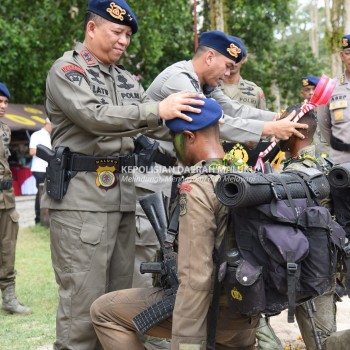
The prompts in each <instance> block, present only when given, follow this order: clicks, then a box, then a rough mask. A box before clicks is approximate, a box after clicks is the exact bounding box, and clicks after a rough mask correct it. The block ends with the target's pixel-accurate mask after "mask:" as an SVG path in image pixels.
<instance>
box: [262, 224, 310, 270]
mask: <svg viewBox="0 0 350 350" xmlns="http://www.w3.org/2000/svg"><path fill="white" fill-rule="evenodd" d="M259 239H260V243H261V245H262V246H263V248H264V250H265V251H266V253H267V254H268V255H269V256H270V257H271V258H272V259H273V260H275V261H277V262H278V263H280V264H281V265H283V264H285V263H287V252H295V261H294V262H296V263H298V262H299V261H301V260H303V259H304V258H305V257H306V256H307V255H308V253H309V241H308V239H307V238H306V237H305V235H304V234H303V233H302V231H301V230H299V229H297V228H295V227H293V226H288V225H273V224H271V225H265V226H262V227H261V228H260V230H259Z"/></svg>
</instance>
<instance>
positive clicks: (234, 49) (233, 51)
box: [227, 43, 241, 58]
mask: <svg viewBox="0 0 350 350" xmlns="http://www.w3.org/2000/svg"><path fill="white" fill-rule="evenodd" d="M227 52H228V53H229V54H230V55H231V56H233V57H236V58H237V57H238V54H240V53H241V49H240V48H239V47H237V46H236V45H235V44H232V43H231V44H230V47H229V48H228V49H227Z"/></svg>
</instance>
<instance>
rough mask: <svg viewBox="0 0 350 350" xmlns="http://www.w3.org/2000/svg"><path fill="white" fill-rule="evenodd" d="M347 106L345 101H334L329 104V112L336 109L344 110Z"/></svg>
mask: <svg viewBox="0 0 350 350" xmlns="http://www.w3.org/2000/svg"><path fill="white" fill-rule="evenodd" d="M347 106H348V101H346V100H340V101H334V102H331V103H330V104H329V110H331V111H332V110H334V109H338V108H346V107H347Z"/></svg>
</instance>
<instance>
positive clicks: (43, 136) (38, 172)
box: [29, 118, 52, 224]
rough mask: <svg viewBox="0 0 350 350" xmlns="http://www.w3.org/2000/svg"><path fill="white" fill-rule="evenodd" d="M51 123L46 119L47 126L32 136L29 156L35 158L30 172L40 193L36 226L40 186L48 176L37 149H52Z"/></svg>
mask: <svg viewBox="0 0 350 350" xmlns="http://www.w3.org/2000/svg"><path fill="white" fill-rule="evenodd" d="M51 130H52V127H51V122H50V119H49V118H46V119H45V125H44V126H43V127H42V128H41V129H40V130H38V131H35V132H33V133H32V135H31V136H30V141H29V154H30V155H31V156H32V157H33V158H32V164H31V167H30V170H31V171H32V174H33V176H34V177H35V181H36V188H37V189H38V192H37V193H36V196H35V224H39V223H40V192H39V188H40V184H43V183H44V181H45V176H46V167H47V162H46V161H45V160H43V159H41V158H39V157H37V156H36V148H37V146H38V145H40V144H41V145H44V146H46V147H48V148H50V149H51V137H50V134H51Z"/></svg>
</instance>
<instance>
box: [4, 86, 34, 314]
mask: <svg viewBox="0 0 350 350" xmlns="http://www.w3.org/2000/svg"><path fill="white" fill-rule="evenodd" d="M10 97H11V95H10V92H9V90H8V88H7V86H6V85H5V84H3V83H0V118H3V117H4V115H5V112H6V110H7V107H8V103H9V100H10ZM10 142H11V130H10V128H9V127H8V125H7V124H5V123H4V122H3V121H0V288H1V292H2V309H3V310H5V311H7V312H9V313H13V314H29V313H31V312H32V309H31V308H30V307H27V306H24V305H22V304H21V303H20V302H19V301H18V299H17V297H16V294H15V284H16V281H15V279H16V271H15V256H16V243H17V235H18V219H19V215H18V213H17V211H16V208H15V206H16V203H15V195H14V192H13V187H12V173H11V170H10V165H9V163H8V157H9V156H10V149H9V146H10Z"/></svg>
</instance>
